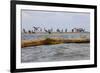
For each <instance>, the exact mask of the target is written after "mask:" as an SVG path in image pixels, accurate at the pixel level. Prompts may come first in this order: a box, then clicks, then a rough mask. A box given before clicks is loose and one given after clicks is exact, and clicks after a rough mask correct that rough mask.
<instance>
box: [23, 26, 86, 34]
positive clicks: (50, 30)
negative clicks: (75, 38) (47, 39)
mask: <svg viewBox="0 0 100 73" xmlns="http://www.w3.org/2000/svg"><path fill="white" fill-rule="evenodd" d="M23 32H24V33H36V32H46V33H49V34H51V33H52V32H53V29H52V28H51V29H46V28H44V29H42V28H41V27H35V26H33V30H28V31H26V30H25V29H23ZM56 32H59V33H62V32H68V31H67V28H66V29H65V30H63V29H62V30H60V29H56ZM71 32H85V29H83V28H73V29H71Z"/></svg>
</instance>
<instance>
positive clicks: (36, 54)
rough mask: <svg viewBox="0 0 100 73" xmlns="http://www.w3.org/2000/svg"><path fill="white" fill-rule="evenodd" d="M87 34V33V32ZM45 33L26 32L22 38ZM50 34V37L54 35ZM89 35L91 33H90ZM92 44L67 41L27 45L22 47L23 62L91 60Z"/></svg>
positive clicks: (74, 36)
mask: <svg viewBox="0 0 100 73" xmlns="http://www.w3.org/2000/svg"><path fill="white" fill-rule="evenodd" d="M80 35H82V34H77V35H75V34H70V35H68V34H66V35H65V34H63V35H57V37H64V38H70V37H71V38H72V36H73V38H76V37H77V38H78V37H79V36H80ZM85 35H86V34H85ZM44 36H45V35H43V34H41V35H36V34H30V35H29V34H25V35H22V39H28V40H31V39H36V38H39V37H44ZM54 36H55V35H50V36H49V37H54ZM88 36H89V34H88ZM89 59H90V44H89V43H88V44H87V43H84V44H83V43H82V44H79V43H66V44H56V45H42V46H32V47H25V48H22V49H21V62H48V61H70V60H89Z"/></svg>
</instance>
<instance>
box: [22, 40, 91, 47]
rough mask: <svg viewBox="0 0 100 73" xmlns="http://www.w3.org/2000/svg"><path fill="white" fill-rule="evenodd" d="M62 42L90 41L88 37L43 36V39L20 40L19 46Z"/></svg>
mask: <svg viewBox="0 0 100 73" xmlns="http://www.w3.org/2000/svg"><path fill="white" fill-rule="evenodd" d="M62 43H90V39H89V38H68V39H64V38H45V39H35V40H22V41H21V48H24V47H30V46H40V45H54V44H62Z"/></svg>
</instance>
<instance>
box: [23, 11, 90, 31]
mask: <svg viewBox="0 0 100 73" xmlns="http://www.w3.org/2000/svg"><path fill="white" fill-rule="evenodd" d="M21 15H22V23H21V24H22V29H23V28H25V29H26V30H29V29H30V30H32V29H33V28H32V27H33V26H36V27H41V28H46V29H50V28H53V30H56V29H57V28H59V29H66V28H67V29H68V31H71V29H72V28H85V30H86V31H90V14H89V13H76V12H52V11H34V10H22V12H21Z"/></svg>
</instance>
